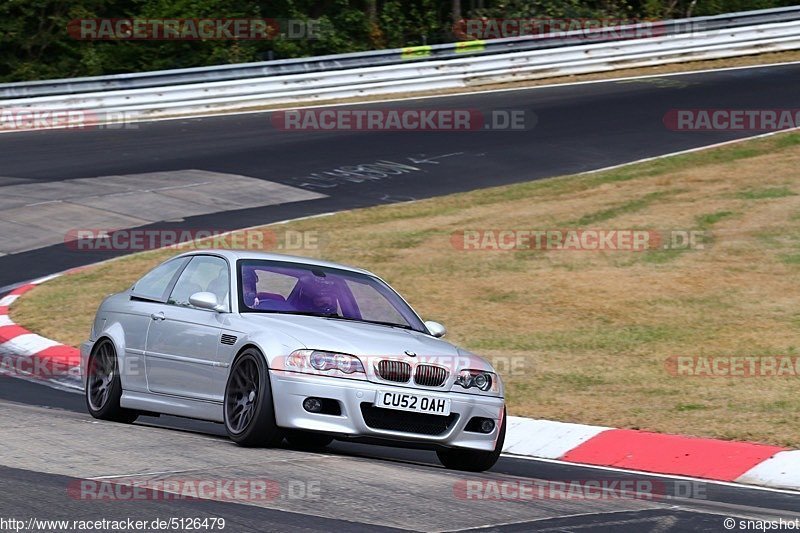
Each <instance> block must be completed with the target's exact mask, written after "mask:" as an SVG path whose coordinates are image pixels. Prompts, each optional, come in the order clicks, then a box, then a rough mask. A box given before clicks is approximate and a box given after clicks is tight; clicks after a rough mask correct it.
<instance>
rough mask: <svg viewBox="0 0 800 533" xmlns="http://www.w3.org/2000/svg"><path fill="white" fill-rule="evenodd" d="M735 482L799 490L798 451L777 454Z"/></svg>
mask: <svg viewBox="0 0 800 533" xmlns="http://www.w3.org/2000/svg"><path fill="white" fill-rule="evenodd" d="M736 481H737V482H738V483H747V484H750V485H765V486H769V487H778V488H783V489H794V490H800V450H791V451H785V452H780V453H777V454H775V455H774V456H772V457H770V458H769V459H767V460H766V461H764V462H763V463H759V464H757V465H756V466H754V467H753V468H751V469H750V470H748V471H747V472H745V473H744V474H743V475H741V476H739V477H738V478H737V479H736Z"/></svg>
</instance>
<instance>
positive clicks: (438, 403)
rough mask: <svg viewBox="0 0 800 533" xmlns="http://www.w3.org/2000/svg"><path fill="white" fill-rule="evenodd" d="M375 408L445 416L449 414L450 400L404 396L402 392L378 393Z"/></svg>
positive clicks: (412, 395)
mask: <svg viewBox="0 0 800 533" xmlns="http://www.w3.org/2000/svg"><path fill="white" fill-rule="evenodd" d="M375 407H383V408H384V409H397V410H398V411H411V412H414V413H427V414H430V415H442V416H447V415H449V414H450V400H448V399H446V398H435V397H433V396H422V395H419V394H406V393H404V392H381V391H378V397H377V398H375Z"/></svg>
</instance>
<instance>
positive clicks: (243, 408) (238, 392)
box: [223, 348, 283, 448]
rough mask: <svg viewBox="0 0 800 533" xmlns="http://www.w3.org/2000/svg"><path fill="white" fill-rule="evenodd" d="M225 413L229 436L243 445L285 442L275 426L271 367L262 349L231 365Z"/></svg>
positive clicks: (246, 351)
mask: <svg viewBox="0 0 800 533" xmlns="http://www.w3.org/2000/svg"><path fill="white" fill-rule="evenodd" d="M223 411H224V418H225V429H226V431H227V432H228V436H229V437H230V439H231V440H232V441H233V442H235V443H236V444H238V445H239V446H245V447H249V448H251V447H269V446H277V445H278V444H280V443H281V441H282V440H283V433H282V431H281V430H280V429H279V428H278V426H277V424H276V423H275V408H274V405H273V403H272V387H271V386H270V381H269V372H268V371H267V364H266V362H265V361H264V356H263V355H261V353H260V352H259V351H258V350H256V349H254V348H248V349H247V350H245V351H244V352H242V353H241V355H239V357H237V358H236V361H234V363H233V365H231V371H230V373H229V374H228V382H227V384H226V386H225V402H224V405H223Z"/></svg>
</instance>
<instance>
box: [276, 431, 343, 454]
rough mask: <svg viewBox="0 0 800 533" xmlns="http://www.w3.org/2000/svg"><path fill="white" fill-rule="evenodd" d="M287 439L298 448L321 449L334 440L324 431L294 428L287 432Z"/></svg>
mask: <svg viewBox="0 0 800 533" xmlns="http://www.w3.org/2000/svg"><path fill="white" fill-rule="evenodd" d="M286 440H287V441H288V442H289V445H290V446H291V447H292V448H296V449H298V450H319V449H321V448H324V447H325V446H327V445H328V444H330V443H331V442H333V437H331V436H330V435H325V434H324V433H313V432H311V431H300V430H294V431H290V432H288V433H287V434H286Z"/></svg>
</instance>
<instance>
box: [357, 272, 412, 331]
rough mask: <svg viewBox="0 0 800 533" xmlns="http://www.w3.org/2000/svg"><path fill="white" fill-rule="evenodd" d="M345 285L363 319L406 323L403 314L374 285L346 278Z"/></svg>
mask: <svg viewBox="0 0 800 533" xmlns="http://www.w3.org/2000/svg"><path fill="white" fill-rule="evenodd" d="M347 286H348V287H349V288H350V291H351V292H352V293H353V297H354V298H355V300H356V305H358V309H359V311H360V312H361V318H363V319H364V320H375V321H378V322H394V323H396V324H406V323H407V321H406V320H405V319H404V318H403V316H402V315H401V314H400V313H399V312H398V311H397V309H395V308H394V306H393V305H392V304H391V303H389V300H387V299H386V298H385V297H384V296H383V295H382V294H381V293H379V292H378V291H377V290H375V288H374V287H371V286H370V285H368V284H366V283H361V282H359V281H355V280H349V279H348V280H347Z"/></svg>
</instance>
